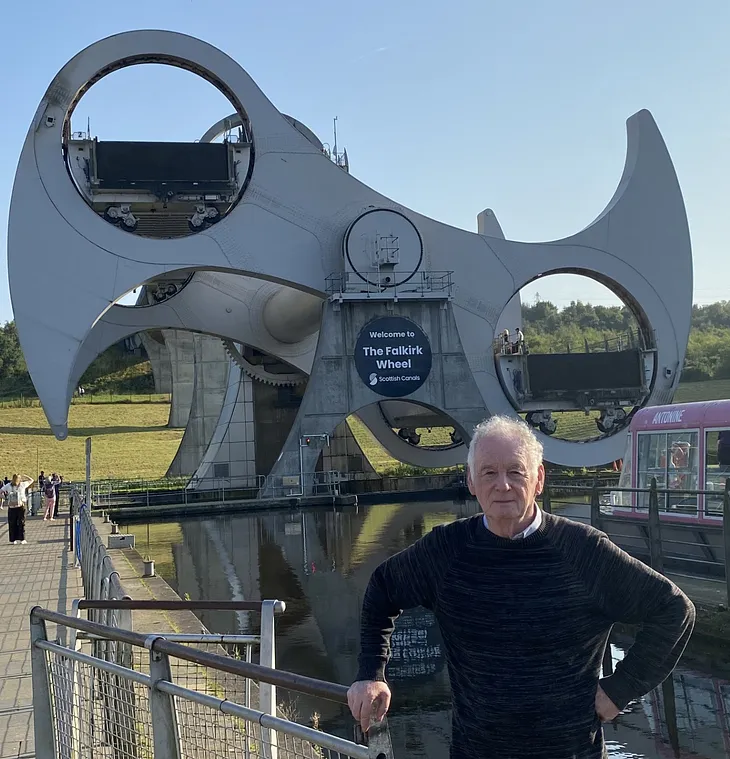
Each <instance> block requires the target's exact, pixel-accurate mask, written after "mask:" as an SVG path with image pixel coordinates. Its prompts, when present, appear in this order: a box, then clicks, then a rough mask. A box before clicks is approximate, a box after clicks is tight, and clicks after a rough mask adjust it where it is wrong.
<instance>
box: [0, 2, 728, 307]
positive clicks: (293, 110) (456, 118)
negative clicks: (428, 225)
mask: <svg viewBox="0 0 730 759" xmlns="http://www.w3.org/2000/svg"><path fill="white" fill-rule="evenodd" d="M135 28H162V29H172V30H177V31H181V32H185V33H187V34H192V35H195V36H198V37H201V38H202V39H205V40H207V41H208V42H210V43H212V44H214V45H216V46H218V47H219V48H221V49H222V50H224V51H225V52H227V53H228V54H230V55H231V56H233V57H234V58H235V59H237V60H238V61H239V62H240V63H241V65H242V66H243V67H244V68H245V69H246V70H247V71H248V72H249V73H250V74H251V75H252V76H253V78H254V79H255V80H256V82H257V83H258V85H259V86H260V87H261V88H262V89H263V91H264V92H265V93H266V94H267V95H268V97H269V98H270V99H271V100H272V101H273V102H274V104H275V105H276V106H277V107H278V108H280V109H281V110H282V111H284V112H286V113H289V114H291V115H292V116H295V117H296V118H298V119H300V120H301V121H303V122H304V123H305V124H307V125H308V126H309V127H311V128H312V129H313V130H314V131H315V132H316V133H317V134H318V135H319V136H320V137H321V138H322V139H323V140H326V141H328V140H330V138H331V133H332V117H333V116H338V117H339V121H338V124H339V135H340V144H341V145H344V146H346V147H347V150H348V153H349V156H350V162H351V167H352V172H353V173H354V174H355V175H356V176H358V177H359V178H360V179H362V180H363V181H365V182H366V183H367V184H369V185H371V186H372V187H374V188H376V189H378V190H380V191H382V192H384V193H385V194H386V195H388V196H390V197H392V198H394V199H395V200H397V201H399V202H402V203H404V204H405V205H407V206H409V207H411V208H413V209H415V210H417V211H419V212H421V213H425V214H428V215H430V216H433V217H435V218H437V219H440V220H442V221H445V222H448V223H450V224H454V225H456V226H460V227H463V228H465V229H473V230H475V229H476V219H475V217H476V214H477V213H478V212H479V211H480V210H481V209H482V208H484V207H487V206H489V207H492V208H494V210H495V211H496V213H497V217H498V219H499V220H500V222H501V223H502V226H503V228H504V231H505V234H506V235H507V237H509V238H512V239H520V240H531V241H534V240H550V239H555V238H559V237H562V236H565V235H569V234H571V233H573V232H575V231H577V230H579V229H581V228H582V227H584V226H585V225H586V224H587V223H589V222H590V221H591V220H592V219H593V218H595V216H596V215H597V214H598V213H599V212H600V211H601V210H602V209H603V207H604V205H605V204H606V202H607V201H608V200H609V198H610V197H611V195H612V194H613V191H614V189H615V185H616V183H617V181H618V179H619V177H620V174H621V170H622V167H623V160H624V151H625V125H624V122H625V120H626V118H627V117H628V116H629V115H630V114H632V113H634V112H635V111H637V110H639V109H641V108H648V109H649V110H651V111H652V113H653V114H654V117H655V119H656V120H657V123H658V124H659V127H660V129H661V130H662V132H663V134H664V138H665V140H666V141H667V144H668V146H669V149H670V152H671V154H672V157H673V159H674V162H675V166H676V169H677V173H678V175H679V179H680V182H681V185H682V189H683V191H684V196H685V202H686V205H687V211H688V214H689V220H690V227H691V232H692V240H693V246H694V260H695V301H696V302H699V303H706V302H711V301H714V300H719V299H728V298H730V256H729V255H728V253H729V252H730V250H729V246H728V243H727V239H728V235H727V231H726V223H727V222H722V221H721V219H722V217H723V215H725V214H727V209H728V201H730V191H729V190H730V179H729V177H730V43H729V42H728V30H730V2H729V1H728V0H696V2H694V3H687V2H679V1H678V0H613V2H610V3H607V2H586V1H585V0H572V1H569V0H552V1H551V2H547V1H544V0H530V1H529V2H528V1H527V0H521V1H520V0H502V1H501V2H485V0H449V2H445V3H443V2H440V3H428V4H427V3H424V2H423V0H390V2H385V0H368V2H367V3H348V2H330V1H329V0H309V2H304V3H301V2H294V0H280V1H279V2H274V1H273V0H268V1H267V2H264V0H217V2H207V1H205V2H204V0H127V2H124V3H122V4H120V5H114V4H113V3H112V4H109V3H97V4H94V3H91V4H89V3H86V4H73V3H71V4H69V3H61V2H60V1H55V2H54V1H52V0H35V2H32V3H17V2H16V3H7V4H6V6H3V13H2V22H1V24H0V64H1V69H0V70H2V71H3V85H2V102H3V106H2V116H1V117H0V240H2V242H1V243H0V255H1V257H2V262H3V263H2V267H1V268H0V272H1V274H0V279H1V281H0V320H2V321H5V320H7V319H9V318H11V317H12V313H11V309H10V300H9V294H8V290H7V272H6V264H5V260H6V257H5V240H6V229H7V214H8V205H9V201H10V192H11V188H12V182H13V176H14V173H15V168H16V163H17V159H18V155H19V152H20V149H21V146H22V143H23V140H24V139H25V135H26V131H27V129H28V126H29V123H30V119H31V117H32V115H33V113H34V111H35V108H36V107H37V104H38V102H39V100H40V98H41V96H42V95H43V93H44V91H45V89H46V87H47V85H48V83H49V82H50V81H51V79H52V78H53V76H54V75H55V74H56V72H57V71H58V69H59V68H60V67H61V66H62V65H63V64H64V63H65V62H66V61H67V60H68V59H69V58H71V57H72V56H73V55H74V54H75V53H77V52H78V51H79V50H80V49H82V48H83V47H85V46H86V45H88V44H90V43H92V42H94V41H96V40H98V39H100V38H102V37H105V36H108V35H110V34H114V33H116V32H120V31H125V30H129V29H135ZM244 106H245V103H244ZM229 110H230V109H229V107H228V106H227V103H226V101H225V100H224V98H223V97H222V96H221V95H220V94H219V93H217V92H216V91H215V90H214V89H213V88H212V87H211V86H210V85H208V84H207V83H205V82H202V81H201V80H197V79H196V77H195V76H194V75H192V74H189V73H186V72H182V71H178V70H174V69H169V68H166V67H158V66H154V67H150V66H145V67H137V68H136V69H129V70H125V71H121V72H118V73H116V74H114V75H111V76H109V77H107V79H105V80H103V81H102V82H100V83H99V84H97V85H96V86H95V87H94V88H92V90H91V91H90V93H89V94H88V95H87V96H86V97H85V98H84V99H83V100H82V102H81V104H80V106H79V108H78V109H77V112H76V116H75V119H74V127H75V128H76V129H79V128H82V127H85V126H86V118H87V116H88V117H89V118H90V119H91V128H92V132H93V133H95V134H96V135H98V136H99V137H100V138H102V139H150V140H155V139H164V140H193V139H196V138H198V137H199V136H200V135H201V134H202V133H203V132H204V131H205V130H206V129H207V128H208V126H210V125H211V124H212V123H214V122H215V121H216V120H217V119H219V118H220V117H222V116H223V115H225V114H226V113H227V112H228V111H229ZM60 253H61V252H60V251H59V254H60ZM42 281H43V279H42V272H39V282H42ZM45 284H47V285H51V286H52V283H45ZM536 289H537V290H538V291H539V294H540V296H541V297H542V298H543V299H551V300H553V301H555V302H557V303H558V304H559V305H565V304H566V303H567V302H569V301H570V300H571V299H577V298H582V299H583V300H590V301H592V302H596V303H608V302H610V298H609V295H608V293H607V291H605V290H603V289H602V288H601V287H600V286H597V285H592V284H588V285H587V284H586V283H585V281H583V280H578V281H577V282H576V281H575V278H567V279H566V278H565V277H562V278H556V279H555V280H554V281H552V282H551V281H548V280H543V281H541V282H540V283H539V286H533V287H531V288H530V292H528V293H527V298H528V299H530V298H532V297H534V293H535V290H536ZM38 297H44V296H43V295H42V293H41V292H40V291H39V295H38ZM63 298H64V294H59V307H60V308H62V307H63V305H62V304H63Z"/></svg>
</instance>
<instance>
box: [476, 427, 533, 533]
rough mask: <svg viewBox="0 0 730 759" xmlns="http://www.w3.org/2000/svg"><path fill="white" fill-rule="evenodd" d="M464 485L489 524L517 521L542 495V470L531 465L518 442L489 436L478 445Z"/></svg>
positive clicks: (502, 437) (499, 436) (508, 438)
mask: <svg viewBox="0 0 730 759" xmlns="http://www.w3.org/2000/svg"><path fill="white" fill-rule="evenodd" d="M467 484H468V486H469V492H470V493H471V494H472V495H473V496H475V497H476V499H477V501H479V505H480V506H481V507H482V511H483V512H484V514H485V515H486V517H487V520H488V521H489V520H513V519H520V518H521V517H523V516H525V514H527V513H528V512H529V510H530V508H531V507H532V504H533V503H534V502H535V496H537V495H539V494H540V493H542V489H543V486H544V484H545V468H544V467H543V465H542V464H540V465H539V467H537V468H536V467H535V466H534V465H533V466H532V467H531V466H530V462H529V459H528V456H527V455H526V453H525V450H524V446H523V445H522V443H521V442H520V441H519V440H515V439H512V438H510V437H506V436H502V435H491V436H487V437H484V438H482V439H481V440H480V441H479V442H478V443H477V448H476V450H475V451H474V467H473V470H472V469H471V468H470V469H469V472H468V475H467Z"/></svg>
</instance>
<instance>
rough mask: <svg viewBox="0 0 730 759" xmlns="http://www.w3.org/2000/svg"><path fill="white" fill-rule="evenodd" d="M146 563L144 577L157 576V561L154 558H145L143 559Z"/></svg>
mask: <svg viewBox="0 0 730 759" xmlns="http://www.w3.org/2000/svg"><path fill="white" fill-rule="evenodd" d="M143 564H144V573H143V575H142V576H143V577H154V576H155V562H154V559H145V560H144V561H143Z"/></svg>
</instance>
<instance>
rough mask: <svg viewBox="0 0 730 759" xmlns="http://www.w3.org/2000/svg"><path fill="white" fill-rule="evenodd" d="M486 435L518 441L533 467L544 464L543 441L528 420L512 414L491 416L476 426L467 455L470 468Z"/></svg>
mask: <svg viewBox="0 0 730 759" xmlns="http://www.w3.org/2000/svg"><path fill="white" fill-rule="evenodd" d="M486 437H501V438H508V439H510V440H515V441H518V442H520V443H521V444H522V448H523V449H524V451H525V453H526V454H527V460H528V462H529V464H530V467H531V468H534V469H537V468H538V467H539V466H540V464H542V454H543V448H542V443H541V442H540V441H539V440H538V439H537V436H536V435H535V433H534V432H533V431H532V429H531V428H530V427H529V425H528V424H527V423H526V422H523V421H522V420H521V419H513V418H512V417H510V416H490V417H489V419H485V420H484V421H483V422H480V423H479V424H477V426H476V427H475V428H474V434H473V435H472V438H471V442H470V443H469V455H468V457H467V464H468V466H469V469H473V467H474V457H475V455H476V449H477V445H478V444H479V441H480V440H482V439H483V438H486Z"/></svg>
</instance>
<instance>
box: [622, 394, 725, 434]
mask: <svg viewBox="0 0 730 759" xmlns="http://www.w3.org/2000/svg"><path fill="white" fill-rule="evenodd" d="M698 427H730V400H722V401H700V402H697V403H673V404H672V405H670V406H648V407H646V408H642V409H639V411H637V412H636V413H635V414H634V418H633V419H632V420H631V429H632V430H639V431H641V430H684V429H696V428H698Z"/></svg>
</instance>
